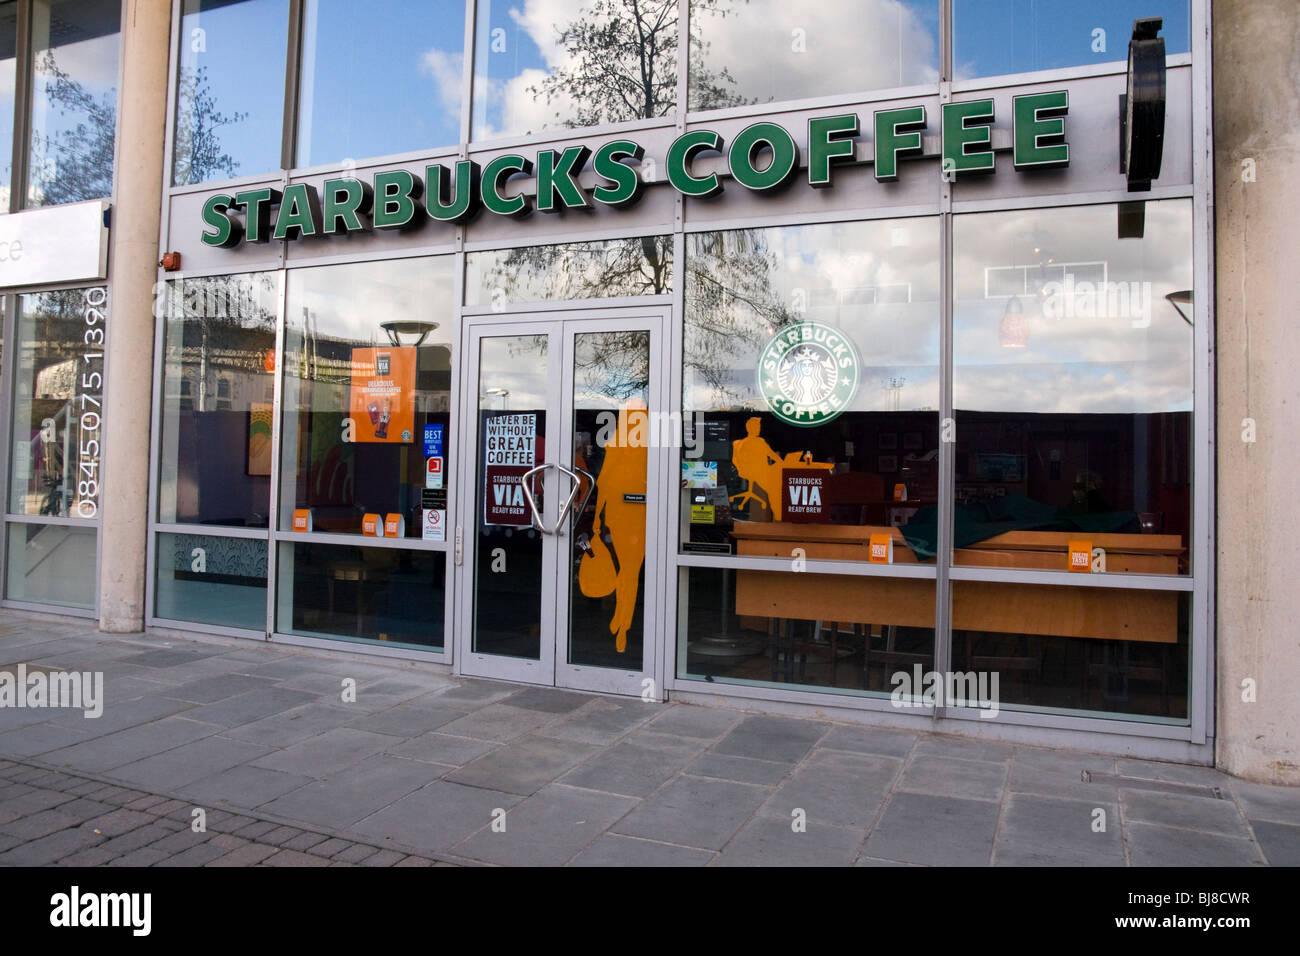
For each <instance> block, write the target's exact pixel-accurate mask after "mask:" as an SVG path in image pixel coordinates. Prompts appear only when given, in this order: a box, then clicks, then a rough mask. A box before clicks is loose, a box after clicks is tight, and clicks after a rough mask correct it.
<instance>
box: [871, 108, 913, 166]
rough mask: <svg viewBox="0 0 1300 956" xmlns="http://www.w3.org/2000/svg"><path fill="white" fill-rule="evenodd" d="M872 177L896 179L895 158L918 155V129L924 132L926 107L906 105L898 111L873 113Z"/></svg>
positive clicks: (896, 160) (896, 162) (896, 161)
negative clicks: (873, 162)
mask: <svg viewBox="0 0 1300 956" xmlns="http://www.w3.org/2000/svg"><path fill="white" fill-rule="evenodd" d="M873 119H874V125H875V130H876V143H875V149H876V157H875V166H876V168H875V171H874V172H875V176H876V180H877V181H878V182H882V183H887V182H893V181H894V180H895V179H897V178H898V157H900V156H917V155H920V153H921V130H923V129H925V107H924V106H908V107H904V108H903V109H897V110H876V112H875V113H874V114H873Z"/></svg>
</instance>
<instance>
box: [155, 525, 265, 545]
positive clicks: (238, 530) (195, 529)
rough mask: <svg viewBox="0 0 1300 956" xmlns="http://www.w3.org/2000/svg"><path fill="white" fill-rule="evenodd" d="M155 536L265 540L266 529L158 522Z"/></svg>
mask: <svg viewBox="0 0 1300 956" xmlns="http://www.w3.org/2000/svg"><path fill="white" fill-rule="evenodd" d="M150 530H152V531H153V532H154V533H155V534H195V535H201V536H203V537H205V538H244V539H248V540H258V539H261V540H265V539H266V530H267V529H265V528H246V527H241V526H240V525H216V524H189V523H186V522H175V523H164V522H161V521H160V522H158V523H156V524H154V525H152V527H151V529H150Z"/></svg>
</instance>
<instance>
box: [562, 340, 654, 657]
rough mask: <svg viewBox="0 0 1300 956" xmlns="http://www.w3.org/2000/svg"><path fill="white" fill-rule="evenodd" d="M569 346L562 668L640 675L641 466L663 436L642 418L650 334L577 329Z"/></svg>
mask: <svg viewBox="0 0 1300 956" xmlns="http://www.w3.org/2000/svg"><path fill="white" fill-rule="evenodd" d="M573 349H574V365H573V429H572V432H573V435H572V441H573V449H572V450H573V464H574V470H575V471H577V472H578V474H579V475H580V476H582V478H583V481H582V487H581V490H580V493H579V497H578V502H577V505H575V508H574V511H573V512H572V514H571V516H570V518H569V530H568V540H569V541H571V542H572V543H573V544H572V548H571V550H570V552H569V555H570V557H569V657H568V661H569V663H570V664H583V665H589V666H592V667H621V668H623V669H625V670H640V669H641V662H642V659H643V654H642V648H643V646H644V628H645V553H646V469H647V466H648V461H649V449H650V445H651V443H652V440H655V439H658V438H660V437H662V436H657V435H652V434H651V427H650V426H651V419H650V417H649V413H648V409H649V408H650V407H651V405H650V333H649V332H646V331H630V332H583V333H579V334H577V335H575V336H574V340H573ZM655 421H658V419H657V418H656V419H655ZM588 476H590V477H588ZM568 482H569V479H567V478H566V479H562V480H561V487H562V488H566V489H567V487H568ZM593 482H594V489H593ZM567 493H568V492H567V490H566V492H565V494H566V495H567ZM579 506H583V507H582V510H581V511H579V510H578V507H579ZM565 547H566V546H565V545H564V544H563V543H562V544H561V548H565Z"/></svg>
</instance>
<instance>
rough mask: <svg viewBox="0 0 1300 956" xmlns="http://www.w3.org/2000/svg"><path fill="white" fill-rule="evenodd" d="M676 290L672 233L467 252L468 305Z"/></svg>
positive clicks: (496, 304)
mask: <svg viewBox="0 0 1300 956" xmlns="http://www.w3.org/2000/svg"><path fill="white" fill-rule="evenodd" d="M672 291H673V240H672V237H671V236H643V237H640V238H633V239H606V240H599V239H598V240H595V241H593V242H570V243H565V244H563V245H556V246H520V247H518V248H515V249H495V250H492V251H490V252H471V253H469V254H468V255H467V256H466V257H465V304H466V305H491V306H495V307H497V308H500V307H503V306H506V305H509V304H511V303H516V302H543V301H546V300H550V299H595V298H605V297H612V296H623V295H664V294H666V293H670V292H672Z"/></svg>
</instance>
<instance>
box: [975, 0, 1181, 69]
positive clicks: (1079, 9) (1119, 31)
mask: <svg viewBox="0 0 1300 956" xmlns="http://www.w3.org/2000/svg"><path fill="white" fill-rule="evenodd" d="M1190 15H1191V14H1190V4H1189V3H1188V0H1092V2H1090V3H1040V2H1038V0H953V6H952V23H953V27H952V30H953V54H952V59H953V75H954V77H955V78H956V79H958V80H964V79H970V78H973V77H978V76H999V75H1002V74H1007V73H1029V72H1032V71H1034V70H1060V69H1064V68H1065V67H1070V66H1084V65H1087V64H1089V63H1106V62H1113V61H1115V60H1121V61H1127V60H1128V41H1129V38H1130V37H1131V36H1132V35H1133V21H1134V20H1136V19H1140V18H1144V17H1162V18H1163V19H1164V29H1163V30H1162V31H1161V34H1160V35H1161V36H1162V37H1164V38H1165V53H1166V55H1168V54H1173V53H1186V52H1188V50H1190V49H1191V45H1190V44H1191V40H1190V37H1191V29H1190Z"/></svg>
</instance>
